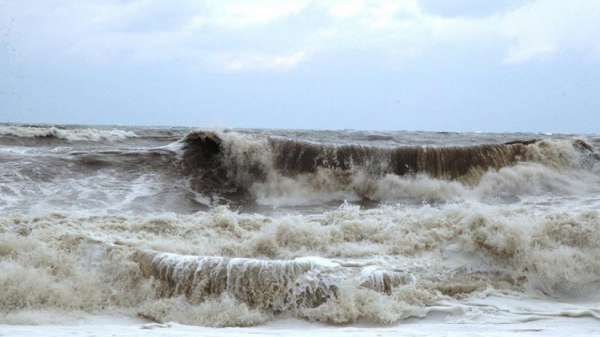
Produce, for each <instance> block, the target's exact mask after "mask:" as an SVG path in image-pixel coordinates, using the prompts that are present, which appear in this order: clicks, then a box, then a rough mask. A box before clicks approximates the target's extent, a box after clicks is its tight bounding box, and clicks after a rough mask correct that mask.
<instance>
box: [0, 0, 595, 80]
mask: <svg viewBox="0 0 600 337" xmlns="http://www.w3.org/2000/svg"><path fill="white" fill-rule="evenodd" d="M0 6H1V7H0V8H2V13H3V14H0V18H1V20H2V26H4V27H8V28H10V31H11V34H10V36H5V37H4V38H5V39H11V40H12V41H11V43H12V45H14V46H15V48H17V50H19V52H20V53H21V56H23V57H29V58H40V57H42V58H48V57H51V58H56V59H60V60H65V59H66V60H70V61H72V62H83V63H85V62H90V63H103V62H115V61H119V62H132V63H136V62H138V63H139V62H145V63H148V62H149V63H152V62H173V61H177V62H182V63H184V64H187V65H190V66H193V67H199V68H203V69H213V70H220V71H227V72H232V71H252V70H259V71H265V70H272V71H287V70H290V69H291V68H294V67H296V66H299V65H301V64H303V63H305V62H310V61H311V60H313V59H318V58H319V57H320V56H322V55H330V54H332V53H338V52H364V51H368V52H369V53H373V54H378V55H379V56H380V57H381V58H382V59H385V60H387V61H391V62H398V63H401V62H403V60H404V59H405V58H410V57H420V56H421V55H423V54H428V53H440V52H443V51H444V50H445V49H448V48H450V49H469V48H479V47H482V46H483V47H486V46H494V49H495V50H496V53H497V54H498V55H497V58H498V60H499V61H501V62H505V63H508V64H519V63H524V62H530V61H535V60H539V59H544V58H548V57H553V56H554V55H557V54H560V53H565V52H575V53H578V54H580V55H583V56H585V57H598V55H599V51H600V2H598V1H589V0H573V1H569V2H565V1H560V0H536V1H525V0H502V1H493V2H488V1H486V2H482V1H474V0H460V1H452V2H449V1H445V0H421V1H419V0H330V1H316V0H315V1H310V0H286V1H275V0H254V1H247V0H224V1H191V0H183V1H168V2H167V1H160V0H137V1H116V0H109V1H104V0H103V1H100V0H90V1H67V0H48V1H43V2H40V1H33V0H22V1H10V0H4V1H0ZM5 43H7V42H5Z"/></svg>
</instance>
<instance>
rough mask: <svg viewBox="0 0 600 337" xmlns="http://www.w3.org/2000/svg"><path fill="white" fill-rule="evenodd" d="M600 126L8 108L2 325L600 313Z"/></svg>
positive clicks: (2, 178) (0, 144)
mask: <svg viewBox="0 0 600 337" xmlns="http://www.w3.org/2000/svg"><path fill="white" fill-rule="evenodd" d="M598 145H600V138H595V137H592V136H588V137H580V136H577V135H551V136H547V135H538V134H462V133H456V134H455V133H425V132H412V133H411V132H363V131H310V130H306V131H298V130H235V131H233V130H216V131H215V130H210V131H206V130H204V131H198V130H195V131H190V130H188V129H183V128H169V129H162V128H120V127H109V128H105V127H92V128H90V127H85V126H36V125H2V126H0V211H1V212H0V214H1V215H0V269H1V270H2V273H0V288H1V289H2V291H1V292H0V323H33V322H36V323H40V322H45V321H48V322H53V323H57V322H58V323H60V322H62V321H63V320H64V319H65V318H66V317H77V315H80V314H81V312H85V313H90V314H103V313H107V312H108V313H118V314H119V315H129V316H131V317H139V318H142V319H147V320H152V321H156V322H168V321H176V322H180V323H184V324H196V325H205V326H252V325H258V324H263V323H265V322H268V321H272V320H277V319H280V318H289V317H294V318H298V319H304V320H308V321H316V322H322V323H326V324H348V323H355V322H360V323H369V324H380V325H381V324H397V323H401V322H403V321H404V320H406V319H420V318H425V317H428V318H430V319H435V317H439V316H440V315H443V317H445V318H444V321H445V322H448V321H449V322H466V321H471V320H475V321H485V322H494V323H511V322H513V323H514V322H522V321H524V320H525V321H528V320H534V319H543V318H548V317H557V316H568V317H592V318H594V317H596V318H597V317H598V315H597V309H595V307H596V306H597V301H598V299H599V298H600V292H598V289H599V288H598V286H599V280H600V264H599V262H598V261H600V237H598V235H600V234H598V233H600V230H599V229H600V213H598V209H599V208H600V199H599V198H598V197H597V196H598V193H600V169H599V167H600V166H598V164H597V162H598V155H597V151H598V150H597V148H598Z"/></svg>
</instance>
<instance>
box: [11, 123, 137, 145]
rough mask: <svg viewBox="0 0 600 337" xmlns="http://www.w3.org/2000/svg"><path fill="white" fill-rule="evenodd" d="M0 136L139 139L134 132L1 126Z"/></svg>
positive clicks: (66, 138) (86, 139)
mask: <svg viewBox="0 0 600 337" xmlns="http://www.w3.org/2000/svg"><path fill="white" fill-rule="evenodd" d="M0 136H13V137H23V138H41V137H54V138H58V139H64V140H68V141H95V142H97V141H122V140H125V139H127V138H134V137H137V134H136V133H135V132H133V131H126V130H118V129H112V130H108V129H106V130H105V129H92V128H85V129H61V128H57V127H54V126H51V127H26V126H0Z"/></svg>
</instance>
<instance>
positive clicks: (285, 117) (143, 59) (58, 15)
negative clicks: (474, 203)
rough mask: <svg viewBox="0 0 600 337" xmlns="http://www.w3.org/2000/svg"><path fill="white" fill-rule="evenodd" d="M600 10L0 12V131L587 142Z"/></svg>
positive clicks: (474, 6)
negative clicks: (53, 127)
mask: <svg viewBox="0 0 600 337" xmlns="http://www.w3.org/2000/svg"><path fill="white" fill-rule="evenodd" d="M599 65H600V1H584V0H577V1H570V2H568V3H567V2H561V1H557V0H538V1H525V0H502V1H494V2H482V1H474V0H460V1H453V2H451V3H450V2H448V1H442V0H402V1H387V0H373V1H368V0H352V1H325V2H322V1H321V2H318V1H309V0H297V1H270V0H260V1H253V2H252V4H250V3H248V2H244V1H238V0H228V1H219V2H216V1H176V2H163V1H157V0H140V1H117V0H110V1H99V0H92V1H86V2H78V1H69V0H52V1H44V2H38V1H33V0H25V1H18V2H16V1H8V0H0V78H1V80H0V122H27V123H40V122H44V123H66V124H125V125H172V126H197V127H244V128H255V127H256V128H303V129H374V130H435V131H492V132H502V131H532V132H565V133H570V132H573V133H575V132H577V133H597V132H598V127H597V124H598V122H600V117H599V116H600V114H599V113H598V111H600V100H599V99H598V97H597V93H598V92H600V81H597V79H598V78H600V67H599Z"/></svg>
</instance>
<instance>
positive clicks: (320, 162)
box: [180, 132, 598, 205]
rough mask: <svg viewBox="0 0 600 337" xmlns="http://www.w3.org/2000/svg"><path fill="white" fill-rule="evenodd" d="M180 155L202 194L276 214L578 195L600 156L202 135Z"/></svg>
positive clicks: (558, 150)
mask: <svg viewBox="0 0 600 337" xmlns="http://www.w3.org/2000/svg"><path fill="white" fill-rule="evenodd" d="M180 146H181V149H180V156H181V168H182V172H183V174H185V175H187V176H189V177H190V178H191V186H192V188H193V189H194V190H196V191H199V192H202V193H206V194H209V195H219V196H225V197H226V198H227V199H228V200H235V199H241V200H252V201H256V202H257V203H259V204H268V205H302V204H314V203H319V202H331V201H341V200H351V201H360V200H362V201H397V200H416V201H418V202H421V201H447V200H453V199H460V200H462V199H464V198H465V197H469V196H474V197H479V198H487V197H490V196H492V197H497V196H500V197H501V196H502V194H505V195H517V196H518V195H521V194H539V193H544V192H548V191H550V192H552V191H557V192H559V193H568V192H569V191H573V190H576V189H578V188H584V189H585V188H586V185H585V183H584V184H582V183H578V181H582V178H585V179H583V180H586V179H591V180H597V176H596V175H595V174H593V173H589V170H590V168H592V167H593V165H594V163H595V162H596V161H597V160H598V155H597V154H596V153H595V152H594V150H593V148H592V147H591V146H590V145H589V144H588V143H586V142H584V141H582V140H528V141H514V142H510V143H506V144H489V145H477V146H463V147H441V148H440V147H421V146H418V147H397V148H377V147H368V146H361V145H339V146H336V145H324V144H314V143H308V142H302V141H295V140H289V139H282V138H277V137H270V138H265V137H252V136H247V135H240V134H236V133H220V134H217V133H213V132H194V133H190V134H188V135H187V136H186V137H185V138H184V140H183V141H181V142H180ZM524 181H527V182H528V183H527V184H523V182H524Z"/></svg>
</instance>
